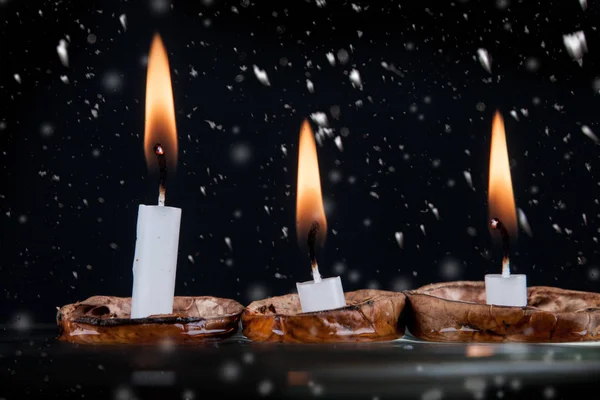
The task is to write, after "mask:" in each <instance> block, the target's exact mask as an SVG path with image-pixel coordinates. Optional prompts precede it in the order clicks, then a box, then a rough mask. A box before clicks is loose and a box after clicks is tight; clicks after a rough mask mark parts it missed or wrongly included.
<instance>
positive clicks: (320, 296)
mask: <svg viewBox="0 0 600 400" xmlns="http://www.w3.org/2000/svg"><path fill="white" fill-rule="evenodd" d="M296 288H297V289H298V297H299V298H300V306H301V307H302V312H315V311H324V310H333V309H336V308H342V307H345V306H346V298H345V297H344V289H343V288H342V280H341V279H340V277H339V276H335V277H333V278H325V279H322V278H321V274H320V273H319V270H318V268H316V269H313V280H312V281H307V282H298V283H296Z"/></svg>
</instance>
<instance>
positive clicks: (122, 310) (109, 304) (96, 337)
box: [56, 296, 244, 345]
mask: <svg viewBox="0 0 600 400" xmlns="http://www.w3.org/2000/svg"><path fill="white" fill-rule="evenodd" d="M130 310H131V298H130V297H114V296H93V297H90V298H88V299H87V300H84V301H80V302H77V303H75V304H68V305H66V306H63V307H62V308H61V309H60V310H59V311H58V314H57V316H56V322H57V324H58V330H59V340H61V341H66V342H71V343H80V344H132V345H136V344H179V343H198V342H204V341H207V340H217V339H224V338H227V337H229V336H231V335H233V334H235V333H237V331H238V327H239V320H240V316H241V313H242V311H243V310H244V306H242V305H241V304H240V303H238V302H237V301H235V300H230V299H222V298H218V297H209V296H200V297H179V296H176V297H174V298H173V312H172V313H168V314H159V315H151V316H149V317H145V318H133V319H132V318H131V315H130Z"/></svg>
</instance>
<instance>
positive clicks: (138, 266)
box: [131, 34, 181, 318]
mask: <svg viewBox="0 0 600 400" xmlns="http://www.w3.org/2000/svg"><path fill="white" fill-rule="evenodd" d="M145 121H146V123H145V131H144V150H145V153H146V161H147V162H148V165H149V166H151V165H152V164H153V161H152V159H153V158H154V157H156V161H158V168H159V172H160V180H159V189H158V205H157V206H146V205H140V206H139V209H138V220H137V238H136V242H135V256H134V260H133V291H132V295H131V318H145V317H148V316H151V315H157V314H172V313H173V296H174V295H175V276H176V272H177V250H178V247H179V226H180V223H181V209H180V208H175V207H165V192H166V180H167V166H168V165H167V164H168V163H167V156H168V161H169V163H170V165H171V167H174V166H175V165H176V160H177V129H176V126H175V105H174V103H173V92H172V89H171V75H170V72H169V60H168V57H167V51H166V49H165V47H164V45H163V42H162V40H161V38H160V36H159V35H158V34H156V35H155V36H154V39H153V40H152V45H151V47H150V53H149V55H148V76H147V81H146V118H145Z"/></svg>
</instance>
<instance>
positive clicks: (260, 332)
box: [242, 290, 406, 343]
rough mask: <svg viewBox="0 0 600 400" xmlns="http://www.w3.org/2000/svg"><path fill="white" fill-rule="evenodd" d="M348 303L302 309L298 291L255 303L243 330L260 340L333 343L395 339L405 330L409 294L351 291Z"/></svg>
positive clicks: (244, 316) (248, 310)
mask: <svg viewBox="0 0 600 400" xmlns="http://www.w3.org/2000/svg"><path fill="white" fill-rule="evenodd" d="M344 295H345V297H346V304H347V305H346V307H342V308H338V309H335V310H326V311H317V312H310V313H302V309H301V306H300V299H299V298H298V295H297V294H288V295H285V296H279V297H271V298H268V299H264V300H259V301H255V302H253V303H251V304H250V305H249V306H248V307H246V309H245V310H244V312H243V313H242V328H243V333H244V335H246V337H247V338H248V339H251V340H254V341H258V342H287V343H333V342H370V341H384V340H393V339H397V338H399V337H401V336H402V335H403V334H404V323H402V322H401V316H402V312H403V310H404V304H405V301H406V296H404V294H402V293H397V292H388V291H384V290H357V291H355V292H347V293H345V294H344Z"/></svg>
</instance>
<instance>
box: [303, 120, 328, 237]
mask: <svg viewBox="0 0 600 400" xmlns="http://www.w3.org/2000/svg"><path fill="white" fill-rule="evenodd" d="M297 191H298V192H297V195H296V233H297V236H298V242H299V243H301V244H303V245H304V244H306V240H307V237H308V232H309V231H310V228H311V225H312V224H313V222H314V221H316V222H318V223H319V226H320V227H319V231H318V233H317V237H316V243H318V244H320V245H323V244H324V243H325V237H326V234H327V220H326V219H325V210H324V208H323V198H322V195H321V177H320V175H319V160H318V159H317V145H316V144H315V135H314V133H313V131H312V129H311V128H310V124H309V123H308V121H307V120H304V122H303V123H302V128H301V129H300V146H299V149H298V186H297Z"/></svg>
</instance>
